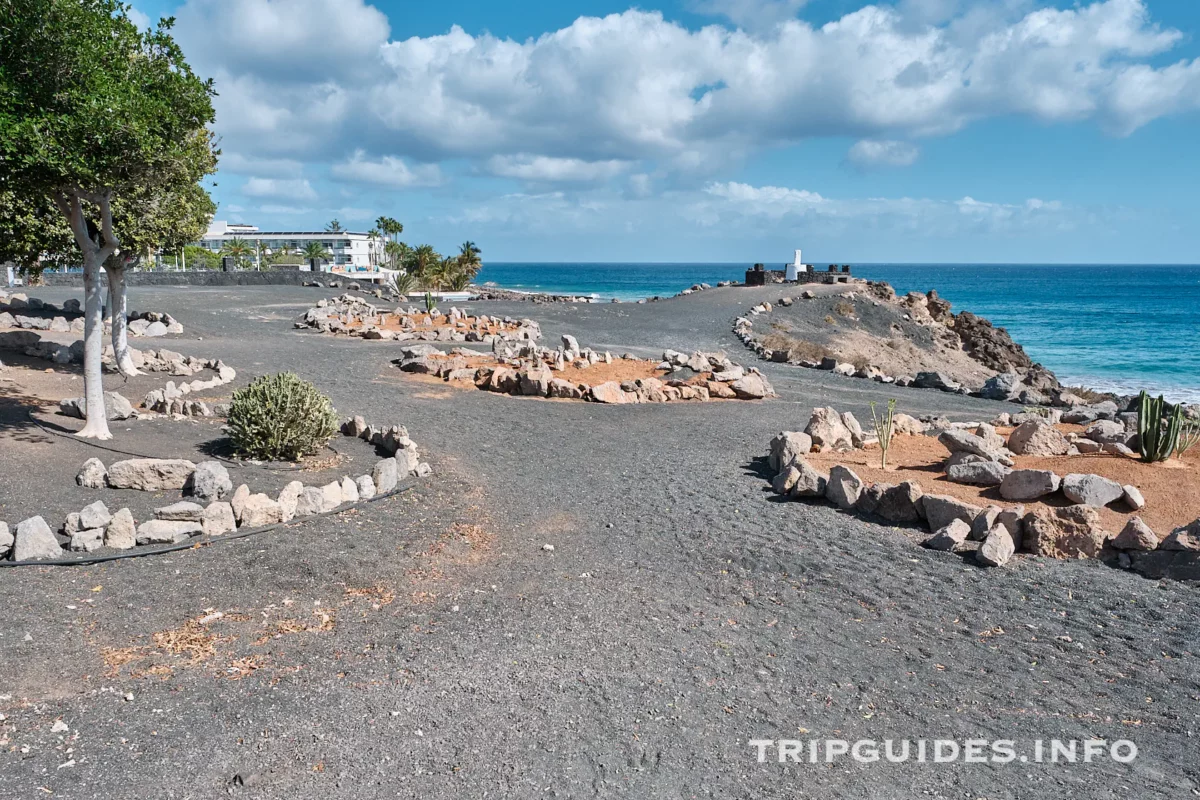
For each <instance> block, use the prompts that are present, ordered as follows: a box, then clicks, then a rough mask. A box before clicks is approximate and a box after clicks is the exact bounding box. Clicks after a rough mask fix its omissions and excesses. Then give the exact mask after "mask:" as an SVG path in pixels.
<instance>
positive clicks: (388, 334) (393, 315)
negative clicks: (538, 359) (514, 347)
mask: <svg viewBox="0 0 1200 800" xmlns="http://www.w3.org/2000/svg"><path fill="white" fill-rule="evenodd" d="M296 327H297V328H315V329H317V330H319V331H321V332H322V333H334V334H342V335H346V336H357V337H360V338H363V339H379V340H388V341H397V342H472V343H475V342H478V343H483V344H491V343H493V342H497V341H536V340H538V339H540V338H541V337H542V330H541V327H540V326H539V325H538V323H537V322H535V321H534V320H531V319H513V318H511V317H493V316H488V315H486V314H485V315H479V316H472V315H470V314H467V313H465V312H464V311H462V310H461V309H459V308H457V307H453V306H452V307H451V308H450V310H449V311H448V312H445V313H443V312H442V311H440V310H439V309H436V308H435V309H432V310H429V311H421V310H420V309H417V308H415V307H410V308H396V309H394V310H392V311H381V310H380V309H379V308H378V307H377V306H375V305H373V304H371V303H368V302H367V301H366V300H363V299H362V298H359V297H355V296H354V295H350V294H344V295H341V296H340V297H335V298H333V299H331V300H321V301H319V302H318V303H317V305H315V306H313V307H312V308H310V309H309V310H308V311H306V312H305V313H304V315H303V316H302V317H301V318H300V319H298V320H297V321H296Z"/></svg>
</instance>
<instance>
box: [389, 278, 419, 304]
mask: <svg viewBox="0 0 1200 800" xmlns="http://www.w3.org/2000/svg"><path fill="white" fill-rule="evenodd" d="M415 286H416V281H414V280H413V276H412V275H409V274H408V273H407V272H397V273H396V274H395V275H393V276H392V291H393V292H395V293H396V294H398V295H400V299H401V300H404V299H405V298H407V297H408V293H409V292H411V291H412V290H413V288H414V287H415Z"/></svg>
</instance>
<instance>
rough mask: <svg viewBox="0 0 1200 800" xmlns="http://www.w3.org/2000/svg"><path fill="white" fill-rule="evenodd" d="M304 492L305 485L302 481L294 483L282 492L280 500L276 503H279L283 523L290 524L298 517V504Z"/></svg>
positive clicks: (285, 487)
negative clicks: (289, 522)
mask: <svg viewBox="0 0 1200 800" xmlns="http://www.w3.org/2000/svg"><path fill="white" fill-rule="evenodd" d="M303 492H304V484H303V483H301V482H300V481H292V482H291V483H289V484H288V485H287V486H284V487H283V489H282V490H280V492H279V499H278V500H276V501H275V502H277V503H279V517H280V521H281V522H288V521H290V520H291V519H292V518H293V517H295V516H296V504H297V503H298V502H299V500H300V495H301V494H302V493H303Z"/></svg>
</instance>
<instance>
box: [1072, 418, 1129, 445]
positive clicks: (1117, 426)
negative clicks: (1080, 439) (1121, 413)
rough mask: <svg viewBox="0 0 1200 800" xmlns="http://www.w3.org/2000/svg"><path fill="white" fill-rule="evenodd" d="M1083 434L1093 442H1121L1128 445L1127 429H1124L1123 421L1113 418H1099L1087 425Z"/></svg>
mask: <svg viewBox="0 0 1200 800" xmlns="http://www.w3.org/2000/svg"><path fill="white" fill-rule="evenodd" d="M1083 435H1084V436H1085V437H1087V438H1088V439H1091V440H1092V441H1093V442H1099V443H1100V444H1102V445H1103V444H1123V445H1126V446H1128V445H1129V438H1130V437H1129V431H1127V430H1125V425H1124V423H1121V422H1117V421H1115V420H1108V419H1101V420H1097V421H1095V422H1093V423H1092V424H1091V425H1088V427H1087V430H1085V431H1084V432H1083Z"/></svg>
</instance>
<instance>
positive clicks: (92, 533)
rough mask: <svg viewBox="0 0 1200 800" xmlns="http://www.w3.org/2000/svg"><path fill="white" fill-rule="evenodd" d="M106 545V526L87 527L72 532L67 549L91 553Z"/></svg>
mask: <svg viewBox="0 0 1200 800" xmlns="http://www.w3.org/2000/svg"><path fill="white" fill-rule="evenodd" d="M103 546H104V528H87V529H86V530H82V531H78V532H76V533H73V534H71V542H70V544H68V545H67V549H69V550H71V551H72V552H74V553H90V552H92V551H93V550H99V549H100V548H101V547H103Z"/></svg>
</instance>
